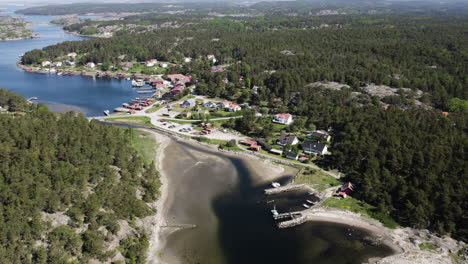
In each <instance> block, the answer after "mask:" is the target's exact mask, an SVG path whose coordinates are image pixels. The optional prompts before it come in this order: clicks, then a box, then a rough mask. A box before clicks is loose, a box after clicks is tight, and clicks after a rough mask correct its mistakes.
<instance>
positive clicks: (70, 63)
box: [65, 60, 75, 66]
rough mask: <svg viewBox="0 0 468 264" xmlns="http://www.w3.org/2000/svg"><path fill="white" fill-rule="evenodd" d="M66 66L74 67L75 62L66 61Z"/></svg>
mask: <svg viewBox="0 0 468 264" xmlns="http://www.w3.org/2000/svg"><path fill="white" fill-rule="evenodd" d="M65 65H66V66H73V65H75V62H73V61H69V60H66V61H65Z"/></svg>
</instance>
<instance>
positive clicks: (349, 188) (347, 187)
mask: <svg viewBox="0 0 468 264" xmlns="http://www.w3.org/2000/svg"><path fill="white" fill-rule="evenodd" d="M353 191H354V185H353V184H352V183H351V182H346V183H344V184H343V185H341V186H340V187H339V188H338V190H337V191H336V192H337V196H339V197H343V198H346V196H348V195H351V193H353Z"/></svg>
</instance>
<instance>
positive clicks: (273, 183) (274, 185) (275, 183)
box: [271, 182, 281, 188]
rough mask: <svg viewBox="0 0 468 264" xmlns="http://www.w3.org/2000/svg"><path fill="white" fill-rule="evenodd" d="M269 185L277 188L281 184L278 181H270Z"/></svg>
mask: <svg viewBox="0 0 468 264" xmlns="http://www.w3.org/2000/svg"><path fill="white" fill-rule="evenodd" d="M271 186H273V188H278V187H280V186H281V184H279V183H278V182H272V183H271Z"/></svg>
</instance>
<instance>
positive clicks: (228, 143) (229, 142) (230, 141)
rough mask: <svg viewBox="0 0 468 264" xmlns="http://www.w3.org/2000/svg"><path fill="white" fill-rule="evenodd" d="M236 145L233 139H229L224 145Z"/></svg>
mask: <svg viewBox="0 0 468 264" xmlns="http://www.w3.org/2000/svg"><path fill="white" fill-rule="evenodd" d="M236 145H237V142H236V140H235V139H231V140H229V141H228V142H227V143H226V146H228V147H230V148H232V147H235V146H236Z"/></svg>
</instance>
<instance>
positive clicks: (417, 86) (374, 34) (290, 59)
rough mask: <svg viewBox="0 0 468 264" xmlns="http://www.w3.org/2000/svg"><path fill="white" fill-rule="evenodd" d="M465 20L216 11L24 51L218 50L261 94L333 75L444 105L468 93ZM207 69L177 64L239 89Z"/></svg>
mask: <svg viewBox="0 0 468 264" xmlns="http://www.w3.org/2000/svg"><path fill="white" fill-rule="evenodd" d="M325 22H326V23H325ZM464 23H466V19H465V18H455V17H433V18H430V19H425V20H421V19H419V18H417V17H416V18H397V17H391V16H368V17H366V16H356V17H354V16H349V17H336V18H332V17H328V18H326V19H325V20H316V19H305V20H303V19H290V20H289V19H285V18H277V19H272V20H271V21H263V22H262V21H260V20H254V21H246V22H242V21H233V20H229V19H215V20H211V21H209V22H206V23H204V24H197V25H193V26H187V27H182V28H179V29H163V30H159V31H156V32H154V33H152V32H145V33H142V34H123V35H119V36H116V37H113V38H110V39H91V40H86V41H78V42H64V43H60V44H57V45H53V46H49V47H46V48H44V49H43V50H33V51H30V52H28V53H26V54H25V55H24V56H23V58H22V63H23V64H36V63H39V62H40V61H42V60H45V59H50V60H54V59H56V58H58V57H60V56H63V55H64V54H67V53H68V52H73V51H78V52H80V53H81V54H83V56H82V57H81V59H80V61H79V62H78V63H79V64H81V65H83V64H86V63H87V62H89V61H92V62H95V63H112V64H119V63H122V62H124V61H146V60H150V59H152V58H156V59H158V60H161V61H174V62H180V61H181V60H182V58H183V57H184V56H189V57H193V58H200V57H205V56H206V55H207V54H214V55H215V56H216V58H217V59H218V60H219V62H218V64H228V65H231V67H230V68H229V71H228V73H227V77H228V79H229V81H231V82H233V83H234V84H235V83H237V81H236V80H235V79H236V78H238V76H243V77H245V79H246V80H247V79H248V80H249V83H248V87H247V88H251V87H252V86H253V85H258V86H266V88H267V89H264V90H263V91H264V92H262V93H260V94H259V97H260V98H259V99H260V100H262V101H269V100H271V98H275V97H281V98H283V99H284V102H290V101H291V96H292V95H294V92H295V89H298V87H303V86H304V85H306V84H308V83H312V82H317V81H336V82H339V83H343V84H347V85H350V86H351V87H352V88H354V89H359V88H360V87H361V86H362V85H364V84H368V83H375V84H382V85H388V86H391V87H395V88H401V87H406V88H411V89H413V90H421V91H423V92H426V93H427V95H425V96H424V97H423V98H422V100H423V101H424V102H426V103H432V104H433V105H434V106H435V107H437V108H443V109H445V108H446V107H447V103H448V100H449V99H450V98H453V97H457V98H460V99H467V98H468V92H467V90H466V89H464V88H463V87H465V86H466V85H467V82H468V79H467V78H466V74H464V69H466V67H467V61H468V58H467V55H466V54H468V53H467V50H466V49H467V48H466V45H464V43H465V42H467V41H468V39H467V38H466V36H468V35H467V34H465V33H466V28H465V27H464V26H463V24H464ZM323 25H327V26H323ZM336 25H339V26H336ZM214 40H215V41H214ZM123 55H125V56H124V57H122V56H123ZM209 70H210V65H209V64H208V63H207V61H206V60H205V61H204V62H203V61H194V62H193V63H191V64H189V65H187V66H186V67H185V68H175V69H173V71H174V72H180V71H183V72H190V73H192V74H194V75H195V76H196V77H197V79H198V80H199V81H200V82H202V83H205V84H206V85H207V86H215V88H216V89H215V90H212V91H210V93H212V95H213V96H219V95H227V94H230V95H233V94H239V93H242V89H241V88H242V87H243V86H244V85H238V86H237V87H228V86H229V85H231V84H227V85H225V84H223V83H222V80H223V78H222V77H221V75H222V74H218V75H212V74H211V73H210V71H209ZM210 95H211V94H210ZM247 101H248V100H247Z"/></svg>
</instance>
